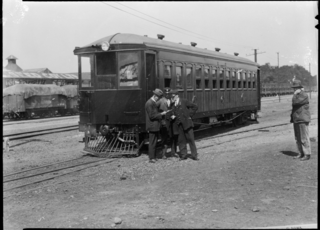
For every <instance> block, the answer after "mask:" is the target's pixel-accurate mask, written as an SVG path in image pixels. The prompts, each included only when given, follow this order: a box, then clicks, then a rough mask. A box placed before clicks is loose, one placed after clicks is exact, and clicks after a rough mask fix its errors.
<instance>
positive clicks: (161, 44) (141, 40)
mask: <svg viewBox="0 0 320 230" xmlns="http://www.w3.org/2000/svg"><path fill="white" fill-rule="evenodd" d="M103 42H109V43H110V45H112V44H143V45H145V46H147V47H150V48H162V49H169V50H174V51H180V52H188V53H192V54H198V55H199V54H200V55H206V56H211V57H215V58H223V59H228V60H234V61H241V62H245V63H247V64H250V65H256V66H259V64H258V63H255V62H253V61H251V60H249V59H246V58H243V57H239V56H234V55H231V54H225V53H221V52H217V51H213V50H207V49H202V48H197V47H193V46H191V45H183V44H179V43H174V42H170V41H166V40H161V39H157V38H150V37H146V36H141V35H136V34H122V33H117V34H114V35H110V36H107V37H104V38H101V39H99V40H97V41H95V42H92V43H90V44H88V45H86V46H83V47H81V48H86V47H91V46H95V45H100V44H101V43H103Z"/></svg>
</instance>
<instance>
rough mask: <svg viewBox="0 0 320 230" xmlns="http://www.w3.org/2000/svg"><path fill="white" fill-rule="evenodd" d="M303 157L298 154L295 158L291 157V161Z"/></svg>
mask: <svg viewBox="0 0 320 230" xmlns="http://www.w3.org/2000/svg"><path fill="white" fill-rule="evenodd" d="M302 157H303V156H302V155H301V154H298V155H297V156H295V157H293V159H299V158H302Z"/></svg>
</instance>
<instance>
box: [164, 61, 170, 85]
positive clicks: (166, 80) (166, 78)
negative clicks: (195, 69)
mask: <svg viewBox="0 0 320 230" xmlns="http://www.w3.org/2000/svg"><path fill="white" fill-rule="evenodd" d="M171 76H172V75H171V65H165V66H164V87H171V79H172V77H171Z"/></svg>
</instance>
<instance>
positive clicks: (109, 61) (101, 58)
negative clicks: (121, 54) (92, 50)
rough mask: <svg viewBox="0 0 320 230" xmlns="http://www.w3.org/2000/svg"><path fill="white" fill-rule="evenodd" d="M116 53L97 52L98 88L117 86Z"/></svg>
mask: <svg viewBox="0 0 320 230" xmlns="http://www.w3.org/2000/svg"><path fill="white" fill-rule="evenodd" d="M116 72H117V69H116V53H115V52H107V53H98V54H96V76H97V77H96V89H115V88H116V76H117V75H116V74H117V73H116Z"/></svg>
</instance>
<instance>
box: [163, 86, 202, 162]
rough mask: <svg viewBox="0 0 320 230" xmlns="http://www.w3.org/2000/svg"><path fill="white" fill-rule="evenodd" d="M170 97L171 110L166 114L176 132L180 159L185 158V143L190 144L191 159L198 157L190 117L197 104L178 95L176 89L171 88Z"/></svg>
mask: <svg viewBox="0 0 320 230" xmlns="http://www.w3.org/2000/svg"><path fill="white" fill-rule="evenodd" d="M171 98H172V101H173V102H174V105H173V107H172V110H171V111H170V112H169V113H168V114H167V116H170V117H171V119H172V129H173V133H174V134H177V139H178V140H176V138H173V139H174V141H176V142H177V144H178V146H179V150H180V159H181V160H185V159H187V143H188V144H189V146H190V150H191V156H190V158H191V159H193V160H199V159H198V153H197V147H196V144H195V142H194V133H193V122H192V119H191V117H192V116H193V115H194V114H195V113H196V111H197V110H198V106H197V105H196V104H194V103H192V102H190V101H188V100H187V99H183V98H180V97H179V92H178V90H176V89H175V90H171Z"/></svg>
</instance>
